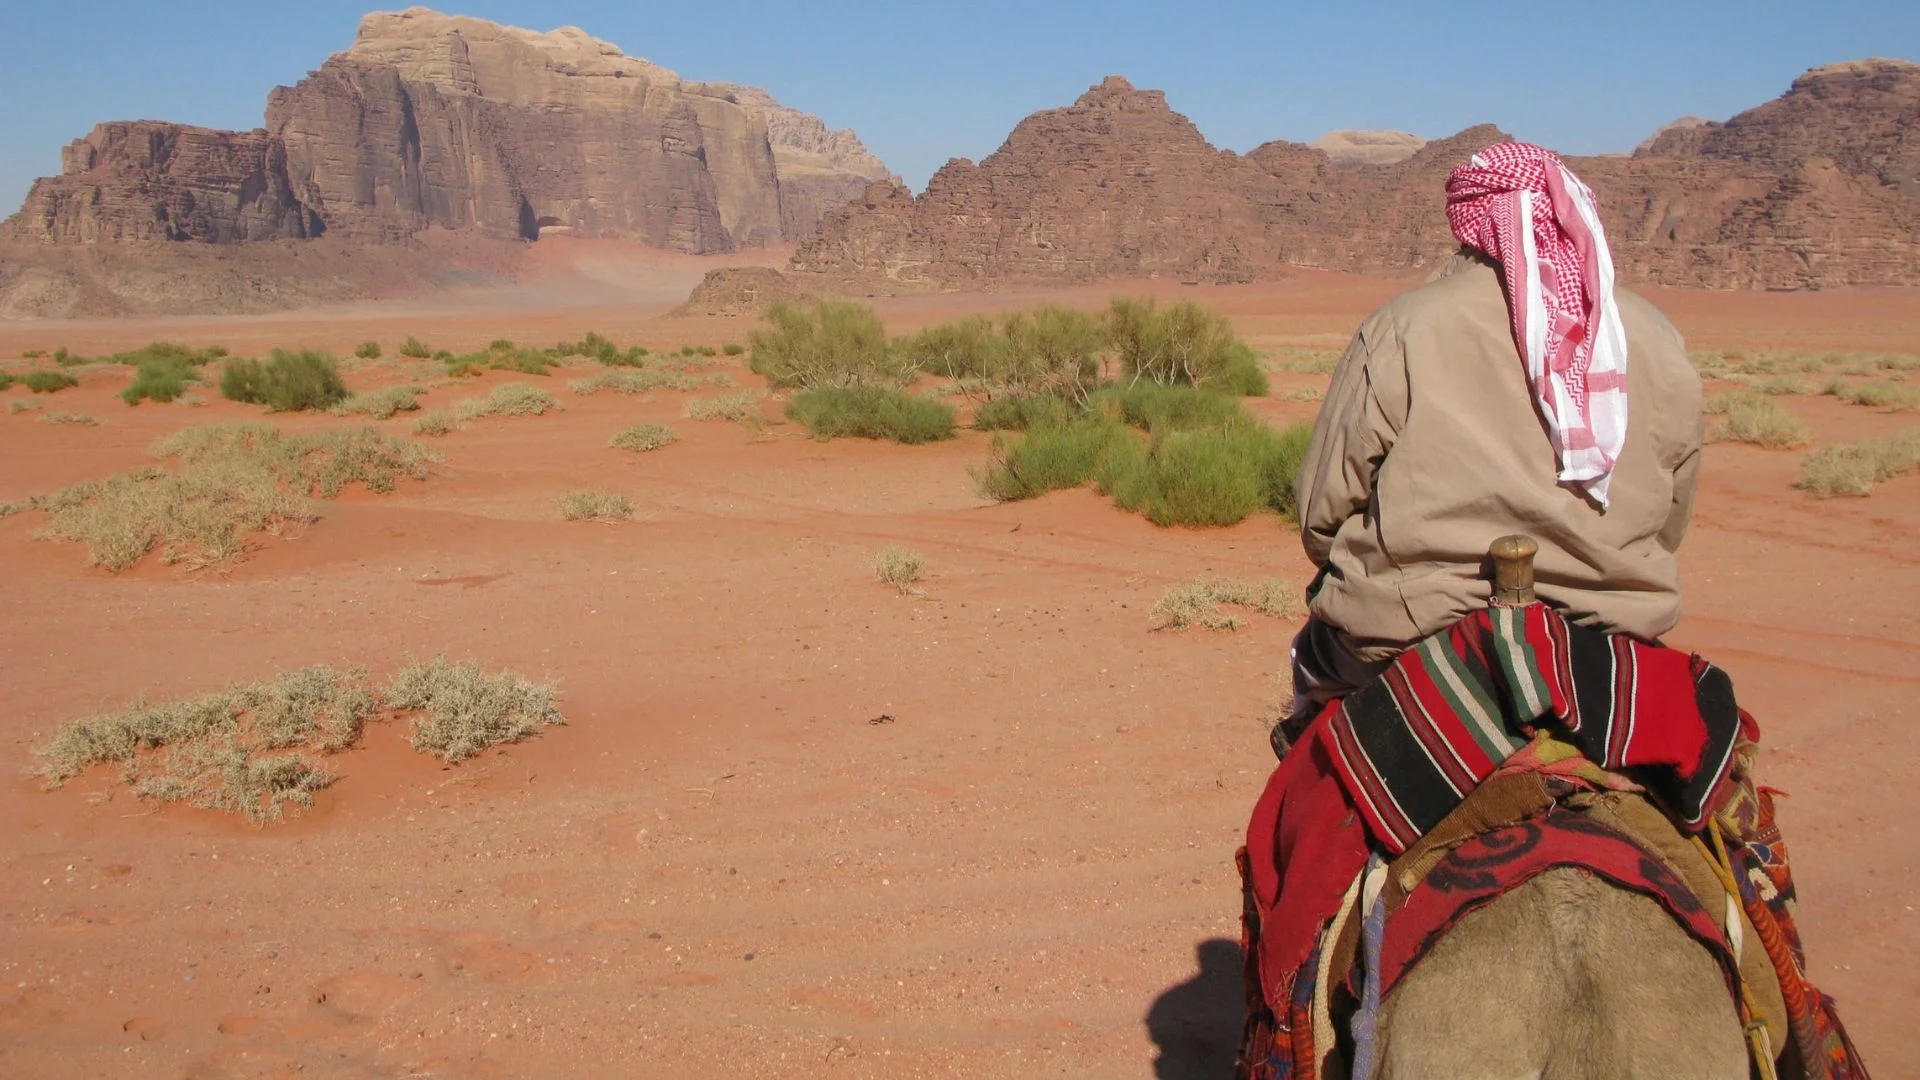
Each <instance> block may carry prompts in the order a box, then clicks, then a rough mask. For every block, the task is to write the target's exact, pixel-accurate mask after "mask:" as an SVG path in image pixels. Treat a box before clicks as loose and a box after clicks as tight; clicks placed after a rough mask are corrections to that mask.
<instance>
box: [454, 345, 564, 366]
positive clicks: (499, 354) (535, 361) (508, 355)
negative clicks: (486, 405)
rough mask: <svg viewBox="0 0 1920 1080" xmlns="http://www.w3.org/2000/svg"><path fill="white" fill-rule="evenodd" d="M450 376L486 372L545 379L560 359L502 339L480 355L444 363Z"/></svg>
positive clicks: (474, 354) (471, 355) (467, 356)
mask: <svg viewBox="0 0 1920 1080" xmlns="http://www.w3.org/2000/svg"><path fill="white" fill-rule="evenodd" d="M442 362H443V363H445V364H446V365H447V374H449V375H478V374H479V373H480V372H482V371H517V372H519V373H521V374H522V375H545V374H546V373H547V370H548V369H549V368H552V367H554V366H555V365H557V364H559V362H560V361H559V359H558V358H557V357H555V356H553V355H551V354H549V353H545V352H542V351H540V350H539V349H523V348H520V347H519V346H518V345H515V344H514V343H513V342H511V341H508V340H507V339H505V338H501V339H499V340H497V341H495V342H493V343H492V344H491V345H488V346H487V347H486V348H485V349H482V350H481V351H479V352H477V353H468V354H467V355H465V356H454V357H449V358H447V359H446V360H443V361H442Z"/></svg>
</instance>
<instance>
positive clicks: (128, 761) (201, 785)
mask: <svg viewBox="0 0 1920 1080" xmlns="http://www.w3.org/2000/svg"><path fill="white" fill-rule="evenodd" d="M555 698H556V692H555V690H554V688H553V687H551V686H548V685H544V684H540V683H535V682H532V681H530V680H528V679H526V678H524V677H522V676H519V675H515V674H512V673H510V672H499V673H493V674H489V673H487V672H485V671H483V670H482V669H481V668H480V666H479V665H478V664H475V663H473V662H471V661H467V662H457V663H456V662H453V661H449V660H447V659H446V658H445V657H436V658H434V659H432V660H427V661H422V662H419V663H414V664H410V665H408V666H406V667H405V668H402V669H401V670H400V671H398V672H396V673H395V674H394V675H393V676H392V678H390V679H389V680H387V682H386V683H385V684H383V685H378V686H376V685H375V684H374V683H372V682H371V681H370V679H369V678H368V676H367V674H366V673H365V672H363V671H357V670H355V671H340V670H337V669H335V668H332V667H329V666H326V665H324V664H323V665H315V666H313V667H307V668H299V669H296V670H292V671H283V672H281V673H280V674H278V675H276V676H274V677H273V678H272V679H269V680H267V681H264V682H245V683H238V684H235V685H233V686H229V687H226V688H225V689H223V690H218V691H215V692H214V693H211V694H205V695H202V696H200V697H194V698H185V699H181V700H177V701H167V702H160V703H148V702H146V701H140V702H137V703H136V704H134V705H133V706H132V707H131V708H128V709H125V710H122V711H119V712H109V713H102V714H99V715H96V716H88V717H83V718H81V719H79V720H75V721H73V722H71V723H68V724H65V725H63V726H62V727H61V728H60V729H59V731H58V732H56V733H55V734H54V736H53V737H52V738H51V739H50V740H48V741H47V742H46V743H45V744H43V745H41V746H40V747H39V748H37V749H36V750H35V758H36V760H37V763H38V768H39V773H40V776H41V779H42V780H43V781H44V782H45V783H46V785H47V786H49V787H59V786H61V785H63V784H65V783H66V782H67V781H69V780H71V779H73V778H74V777H76V776H79V775H80V774H81V773H83V772H85V771H86V770H88V769H90V768H93V767H94V766H96V765H102V764H112V765H117V766H119V780H120V782H121V783H123V784H126V785H127V786H128V787H130V788H131V789H132V791H133V794H134V795H135V796H136V797H139V798H143V799H154V800H158V801H162V802H183V803H188V804H190V805H193V806H197V807H201V808H203V809H210V810H220V811H225V812H228V813H235V814H240V815H243V816H245V817H246V818H247V819H248V820H250V821H254V822H270V821H278V820H280V819H281V818H282V817H283V816H284V815H285V812H286V808H287V807H288V806H294V807H307V806H312V805H313V793H314V792H315V791H318V790H320V789H321V788H324V787H326V786H327V785H328V784H330V783H332V782H333V781H334V780H335V779H336V778H337V777H336V775H335V774H334V773H333V772H332V771H330V770H329V769H328V768H327V767H326V765H325V764H324V762H325V760H326V759H327V758H329V757H331V756H332V755H335V754H337V753H339V752H340V751H342V750H346V749H348V748H350V747H352V746H354V745H355V744H356V743H358V742H359V741H360V736H361V732H362V730H363V729H364V728H365V727H366V725H367V724H368V723H369V722H371V721H373V720H375V719H378V718H379V717H381V716H383V715H395V716H406V717H408V718H409V727H410V734H409V742H411V744H412V745H413V748H414V749H416V750H418V751H420V752H422V753H426V754H432V755H433V756H434V757H437V758H439V759H440V760H442V761H445V762H448V763H454V762H459V761H462V760H465V759H466V758H469V757H472V756H473V755H475V754H477V753H480V752H481V751H483V750H485V749H487V748H488V747H491V746H498V745H500V744H502V743H510V742H517V741H519V740H521V739H524V738H527V737H528V736H530V735H532V734H534V733H535V732H536V731H538V730H539V729H540V728H541V727H542V726H545V725H550V724H561V723H564V722H565V718H564V717H563V716H562V715H561V713H560V710H559V708H558V706H557V705H556V703H555Z"/></svg>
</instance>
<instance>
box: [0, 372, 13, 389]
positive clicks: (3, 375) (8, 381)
mask: <svg viewBox="0 0 1920 1080" xmlns="http://www.w3.org/2000/svg"><path fill="white" fill-rule="evenodd" d="M15 381H16V379H15V378H14V376H13V375H12V374H11V373H9V372H5V371H0V390H6V389H7V388H9V387H11V386H12V385H13V384H14V382H15Z"/></svg>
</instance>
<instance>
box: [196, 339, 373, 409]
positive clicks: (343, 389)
mask: <svg viewBox="0 0 1920 1080" xmlns="http://www.w3.org/2000/svg"><path fill="white" fill-rule="evenodd" d="M220 396H222V397H224V398H226V399H227V400H229V401H240V402H245V403H247V404H250V405H265V406H266V407H267V409H268V411H269V412H304V411H306V410H308V409H325V408H329V407H331V406H333V405H336V404H338V403H340V402H342V401H345V400H346V398H347V384H346V383H345V382H342V381H341V379H340V365H339V364H337V363H335V362H334V359H333V357H331V356H328V355H327V354H325V353H321V352H315V351H313V350H312V349H302V350H300V351H299V352H287V351H286V350H284V349H275V350H273V356H272V357H271V358H270V359H268V360H267V361H266V362H265V363H262V362H260V361H258V360H245V359H240V360H229V361H227V363H226V366H225V367H224V368H223V369H222V370H221V372H220Z"/></svg>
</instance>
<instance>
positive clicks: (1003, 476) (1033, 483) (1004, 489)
mask: <svg viewBox="0 0 1920 1080" xmlns="http://www.w3.org/2000/svg"><path fill="white" fill-rule="evenodd" d="M1130 438H1131V436H1129V435H1128V434H1127V429H1126V428H1124V427H1122V426H1121V425H1120V424H1118V423H1115V422H1114V421H1112V420H1107V419H1102V418H1099V417H1089V418H1083V419H1080V420H1077V421H1075V422H1073V423H1071V424H1067V425H1064V426H1060V427H1040V428H1035V429H1033V430H1031V431H1029V432H1027V434H1026V435H1024V436H1022V437H1020V438H1017V439H1010V438H1008V437H1007V436H1004V435H995V436H994V438H993V444H992V450H991V454H992V456H991V458H990V459H989V461H988V463H987V464H986V465H985V466H983V467H980V468H976V469H974V470H972V472H973V478H974V482H975V484H976V485H977V486H978V487H979V489H980V494H982V495H984V496H986V497H987V498H989V499H995V500H998V501H1000V502H1009V501H1012V500H1016V499H1031V498H1034V497H1036V496H1039V495H1044V494H1046V493H1047V492H1049V491H1055V490H1059V489H1063V488H1076V487H1084V486H1085V485H1087V484H1088V483H1091V482H1092V481H1093V478H1094V474H1095V470H1096V469H1097V468H1098V466H1099V464H1100V462H1101V460H1102V459H1103V458H1104V457H1106V456H1107V455H1108V454H1111V453H1113V452H1115V451H1116V449H1117V448H1119V447H1121V446H1123V445H1124V444H1125V443H1126V442H1127V441H1128V440H1129V439H1130Z"/></svg>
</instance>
